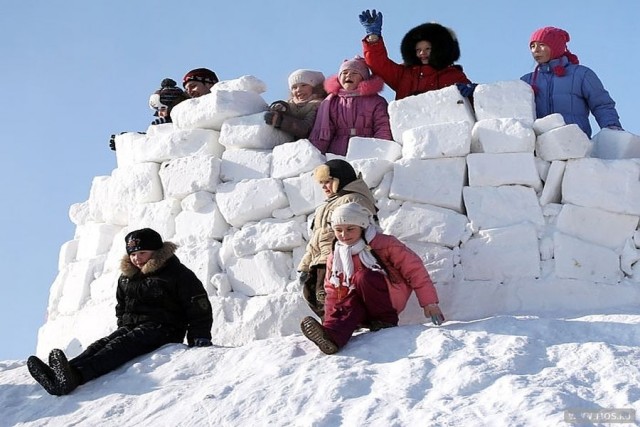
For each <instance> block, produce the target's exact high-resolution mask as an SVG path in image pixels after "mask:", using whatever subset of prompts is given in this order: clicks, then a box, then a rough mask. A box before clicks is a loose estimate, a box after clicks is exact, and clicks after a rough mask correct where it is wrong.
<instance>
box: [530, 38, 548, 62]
mask: <svg viewBox="0 0 640 427" xmlns="http://www.w3.org/2000/svg"><path fill="white" fill-rule="evenodd" d="M529 49H531V55H532V56H533V59H535V60H536V62H537V63H538V64H545V63H547V62H549V61H550V60H551V48H549V46H547V45H546V44H544V43H541V42H531V44H530V45H529Z"/></svg>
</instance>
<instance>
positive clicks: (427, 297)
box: [324, 233, 438, 314]
mask: <svg viewBox="0 0 640 427" xmlns="http://www.w3.org/2000/svg"><path fill="white" fill-rule="evenodd" d="M369 246H370V247H371V249H373V251H374V252H375V254H376V255H377V256H378V259H379V260H380V261H382V263H383V264H384V269H385V271H386V272H387V274H388V276H387V287H388V288H389V296H390V297H391V305H393V308H395V309H396V311H397V312H398V314H399V313H400V312H402V310H404V308H405V306H406V305H407V301H408V300H409V297H410V296H411V292H412V291H413V292H415V293H416V297H418V302H419V303H420V307H424V306H426V305H429V304H437V303H438V294H437V293H436V288H435V287H434V286H433V282H432V281H431V278H430V277H429V273H428V272H427V269H426V268H425V266H424V264H423V263H422V259H420V257H419V256H418V255H417V254H416V253H415V252H413V251H412V250H411V249H409V248H408V247H407V246H406V245H405V244H404V243H402V242H401V241H400V240H398V238H396V237H395V236H391V235H388V234H382V233H378V234H376V236H375V237H374V238H373V240H371V242H370V243H369ZM354 258H358V255H354ZM332 265H333V253H331V255H329V258H328V259H327V273H326V276H325V280H324V288H325V291H326V292H327V297H326V300H325V313H331V312H332V311H333V307H334V306H335V303H336V302H337V299H338V295H337V293H338V291H337V289H336V288H335V287H334V286H333V285H332V284H331V283H329V278H330V277H331V266H332ZM354 265H361V263H360V262H359V260H358V261H357V262H355V261H354Z"/></svg>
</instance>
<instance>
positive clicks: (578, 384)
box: [0, 307, 640, 427]
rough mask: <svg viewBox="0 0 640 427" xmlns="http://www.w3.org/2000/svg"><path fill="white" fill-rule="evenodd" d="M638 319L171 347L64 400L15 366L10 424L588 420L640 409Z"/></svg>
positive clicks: (6, 367)
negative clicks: (324, 342) (340, 345)
mask: <svg viewBox="0 0 640 427" xmlns="http://www.w3.org/2000/svg"><path fill="white" fill-rule="evenodd" d="M637 311H638V310H637V307H632V308H631V309H630V310H628V311H626V312H625V311H623V310H620V311H619V312H618V313H616V314H594V315H590V316H582V317H573V318H562V317H561V316H557V317H555V316H551V317H545V318H538V317H534V316H495V317H490V318H486V319H478V320H475V321H469V322H448V323H446V324H445V325H443V326H441V327H434V326H431V325H408V326H401V327H398V328H392V329H386V330H382V331H379V332H375V333H362V334H360V335H357V336H356V337H355V338H354V339H353V340H352V341H351V342H350V343H349V344H348V345H347V347H345V349H344V350H343V351H341V352H340V353H338V354H336V355H333V356H326V355H324V354H322V353H321V352H320V351H319V350H318V349H317V348H316V347H315V345H313V344H312V343H310V342H309V341H307V340H306V339H305V338H304V337H302V336H301V335H293V336H287V337H282V338H271V339H266V340H260V341H254V342H251V343H249V344H246V345H243V346H240V347H235V348H229V347H227V348H225V347H213V348H197V349H189V348H187V347H186V346H182V345H169V346H166V347H163V348H162V349H160V350H158V351H156V352H155V353H153V354H151V355H149V356H146V357H141V358H139V359H136V360H135V361H134V362H132V363H129V364H127V365H125V366H123V367H122V368H120V369H118V370H116V371H115V372H113V373H110V374H108V375H105V376H104V377H101V378H98V379H97V380H95V381H92V382H90V383H87V384H85V385H83V386H81V387H80V388H78V389H77V390H76V391H75V392H74V393H73V394H71V395H69V396H63V397H54V396H50V395H48V394H47V393H46V392H45V391H44V390H43V389H42V388H41V387H40V386H39V385H37V384H36V383H35V382H34V381H33V380H32V379H31V377H30V376H29V374H28V372H27V369H26V366H25V364H24V361H5V362H0V402H1V405H2V408H3V409H2V417H1V418H0V425H1V426H14V425H20V426H45V425H46V426H51V427H55V426H61V427H62V426H65V427H67V426H76V425H77V426H102V427H107V426H118V427H121V426H150V427H157V426H206V425H209V426H257V425H272V426H317V427H321V426H325V427H333V426H425V425H432V426H511V427H514V426H552V425H576V424H568V423H566V422H565V416H570V414H569V413H567V415H565V411H574V412H575V413H581V412H585V411H594V410H600V409H602V410H611V409H615V408H618V409H635V410H636V411H637V410H639V409H640V406H639V402H640V369H639V368H638V360H640V333H639V331H640V315H639V314H637ZM631 313H636V314H631ZM591 414H592V413H585V415H584V416H585V417H586V416H589V415H591ZM595 414H596V415H597V414H598V413H595ZM607 414H609V412H607V411H603V412H602V413H600V415H599V416H602V417H604V416H610V415H607ZM623 414H624V413H623ZM596 415H592V416H596ZM633 424H635V421H633V422H631V423H630V424H626V425H633ZM578 425H587V424H585V423H582V424H578ZM595 425H605V424H604V423H596V424H595ZM616 425H618V424H616ZM621 425H625V424H621Z"/></svg>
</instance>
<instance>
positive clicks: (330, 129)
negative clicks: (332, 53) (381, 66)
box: [309, 57, 393, 156]
mask: <svg viewBox="0 0 640 427" xmlns="http://www.w3.org/2000/svg"><path fill="white" fill-rule="evenodd" d="M383 87H384V82H383V81H382V79H381V78H380V77H378V76H375V75H374V76H372V75H371V73H370V72H369V68H368V67H367V64H366V63H365V62H364V59H362V58H360V57H356V58H355V59H352V60H349V61H344V62H343V63H342V65H341V66H340V70H339V72H338V74H337V75H334V76H331V77H329V78H327V79H326V80H325V81H324V88H325V90H326V91H327V93H328V94H329V95H328V96H327V97H326V98H325V99H324V100H323V101H322V103H321V104H320V107H319V109H318V113H317V115H316V121H315V124H314V126H313V129H312V130H311V134H310V135H309V141H311V143H312V144H313V145H314V146H315V147H316V148H318V149H319V150H320V151H321V152H322V154H326V153H333V154H339V155H341V156H344V155H346V154H347V147H348V145H349V138H351V137H352V136H361V137H370V138H380V139H389V140H391V139H393V138H392V136H391V126H390V125H389V113H388V112H387V106H388V104H387V100H386V99H384V98H383V97H382V96H380V95H378V93H380V92H381V91H382V88H383Z"/></svg>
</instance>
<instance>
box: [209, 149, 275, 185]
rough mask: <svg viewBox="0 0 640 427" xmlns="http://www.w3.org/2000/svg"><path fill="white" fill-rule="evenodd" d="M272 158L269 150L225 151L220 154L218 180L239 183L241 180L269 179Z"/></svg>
mask: <svg viewBox="0 0 640 427" xmlns="http://www.w3.org/2000/svg"><path fill="white" fill-rule="evenodd" d="M272 158H273V154H272V153H271V151H270V150H244V149H237V150H227V151H225V152H224V153H223V154H222V163H221V164H220V180H221V181H223V182H228V181H234V182H239V181H242V180H243V179H260V178H269V176H270V175H269V174H270V173H271V159H272Z"/></svg>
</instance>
